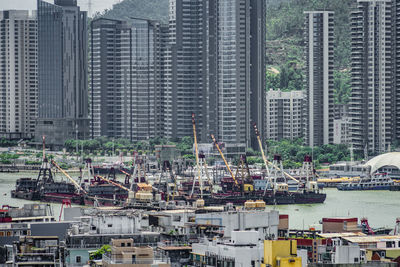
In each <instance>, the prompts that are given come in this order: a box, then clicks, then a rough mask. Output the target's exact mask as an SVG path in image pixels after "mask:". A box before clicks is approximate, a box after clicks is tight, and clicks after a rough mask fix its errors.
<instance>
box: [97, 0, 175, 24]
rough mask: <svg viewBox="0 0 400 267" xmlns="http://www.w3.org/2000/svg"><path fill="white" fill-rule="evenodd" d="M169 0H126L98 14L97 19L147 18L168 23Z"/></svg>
mask: <svg viewBox="0 0 400 267" xmlns="http://www.w3.org/2000/svg"><path fill="white" fill-rule="evenodd" d="M168 3H169V1H168V0H124V1H122V2H120V3H118V4H115V5H113V8H112V9H108V10H105V11H104V12H103V13H98V14H96V15H95V17H104V18H109V19H127V18H131V17H134V18H146V19H152V20H158V21H161V22H164V23H167V22H168Z"/></svg>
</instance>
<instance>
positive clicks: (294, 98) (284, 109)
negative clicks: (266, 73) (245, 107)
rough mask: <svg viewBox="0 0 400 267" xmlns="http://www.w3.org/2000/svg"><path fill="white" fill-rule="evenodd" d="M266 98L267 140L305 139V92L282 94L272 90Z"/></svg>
mask: <svg viewBox="0 0 400 267" xmlns="http://www.w3.org/2000/svg"><path fill="white" fill-rule="evenodd" d="M265 98H266V113H265V114H266V116H265V120H266V123H265V124H266V127H265V135H266V139H268V140H274V141H279V140H282V139H289V140H294V139H296V138H301V137H303V135H302V134H303V129H302V125H303V122H302V120H303V116H302V110H303V101H304V94H303V91H291V92H282V91H280V90H272V89H271V90H269V91H268V92H267V93H266V97H265Z"/></svg>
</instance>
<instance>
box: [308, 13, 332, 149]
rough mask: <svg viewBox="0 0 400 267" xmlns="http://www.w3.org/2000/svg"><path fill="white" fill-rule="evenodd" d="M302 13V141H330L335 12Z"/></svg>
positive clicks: (310, 144)
mask: <svg viewBox="0 0 400 267" xmlns="http://www.w3.org/2000/svg"><path fill="white" fill-rule="evenodd" d="M304 14H305V31H304V37H305V38H304V40H305V44H306V46H305V56H306V67H305V76H306V78H305V88H306V98H305V112H304V113H305V124H304V133H305V143H306V145H309V146H320V145H325V144H331V143H333V119H334V102H333V101H334V100H333V67H334V59H333V56H334V50H333V49H334V13H333V12H331V11H307V12H304Z"/></svg>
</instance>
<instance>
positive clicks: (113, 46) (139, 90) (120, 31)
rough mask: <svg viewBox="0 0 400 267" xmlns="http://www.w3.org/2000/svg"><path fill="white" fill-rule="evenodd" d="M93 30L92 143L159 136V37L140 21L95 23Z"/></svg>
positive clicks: (155, 26)
mask: <svg viewBox="0 0 400 267" xmlns="http://www.w3.org/2000/svg"><path fill="white" fill-rule="evenodd" d="M91 28H92V30H91V35H90V36H91V60H90V62H91V103H92V105H91V133H92V136H93V137H98V136H108V137H115V138H127V139H130V140H131V141H140V140H147V139H149V138H154V137H156V136H161V135H162V132H161V131H162V125H163V123H162V115H161V113H162V101H161V100H162V91H163V90H162V88H161V86H162V84H161V81H162V75H163V72H162V68H161V67H162V54H161V46H162V42H161V39H162V32H161V25H160V23H158V22H155V21H150V20H144V19H129V20H111V19H97V20H95V21H93V22H92V27H91Z"/></svg>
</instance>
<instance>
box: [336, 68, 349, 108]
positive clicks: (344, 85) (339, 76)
mask: <svg viewBox="0 0 400 267" xmlns="http://www.w3.org/2000/svg"><path fill="white" fill-rule="evenodd" d="M333 86H334V91H333V95H334V99H335V103H336V104H341V105H345V104H347V103H348V102H349V100H350V95H351V85H350V72H349V71H335V72H334V78H333Z"/></svg>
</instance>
